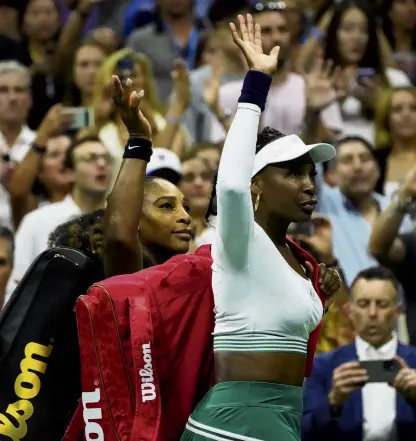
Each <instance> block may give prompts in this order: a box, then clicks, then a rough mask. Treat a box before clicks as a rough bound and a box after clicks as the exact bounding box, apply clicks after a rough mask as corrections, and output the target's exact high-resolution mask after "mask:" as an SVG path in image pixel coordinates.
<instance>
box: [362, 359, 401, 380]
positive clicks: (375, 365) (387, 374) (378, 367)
mask: <svg viewBox="0 0 416 441" xmlns="http://www.w3.org/2000/svg"><path fill="white" fill-rule="evenodd" d="M360 366H361V367H362V368H363V369H365V370H366V371H367V375H368V378H369V379H368V383H391V382H392V381H393V379H394V377H395V376H396V375H397V374H398V373H399V371H400V365H399V364H398V363H397V361H396V360H371V361H360Z"/></svg>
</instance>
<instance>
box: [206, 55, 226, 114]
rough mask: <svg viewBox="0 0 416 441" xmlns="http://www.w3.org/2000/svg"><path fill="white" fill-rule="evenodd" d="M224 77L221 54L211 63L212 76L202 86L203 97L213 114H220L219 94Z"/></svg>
mask: <svg viewBox="0 0 416 441" xmlns="http://www.w3.org/2000/svg"><path fill="white" fill-rule="evenodd" d="M223 75H224V56H223V55H222V54H221V55H219V56H217V57H215V59H214V60H213V62H212V76H211V78H209V79H207V80H206V81H205V84H204V90H203V97H204V101H205V103H206V104H207V106H208V107H209V108H210V109H211V111H212V112H213V113H215V114H218V113H219V112H220V105H219V92H220V87H221V80H222V76H223Z"/></svg>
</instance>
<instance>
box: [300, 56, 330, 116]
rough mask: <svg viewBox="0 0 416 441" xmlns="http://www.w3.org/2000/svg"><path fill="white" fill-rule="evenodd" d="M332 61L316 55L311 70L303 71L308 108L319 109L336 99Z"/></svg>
mask: <svg viewBox="0 0 416 441" xmlns="http://www.w3.org/2000/svg"><path fill="white" fill-rule="evenodd" d="M331 74H332V62H331V61H324V59H323V58H322V56H318V59H317V60H316V62H315V65H314V67H313V69H312V70H311V72H309V73H303V77H304V79H305V83H306V101H307V105H308V108H309V109H313V110H321V109H324V108H325V107H327V106H329V105H330V104H331V103H332V102H334V101H335V100H336V99H337V94H336V92H335V89H334V87H333V82H332V75H331Z"/></svg>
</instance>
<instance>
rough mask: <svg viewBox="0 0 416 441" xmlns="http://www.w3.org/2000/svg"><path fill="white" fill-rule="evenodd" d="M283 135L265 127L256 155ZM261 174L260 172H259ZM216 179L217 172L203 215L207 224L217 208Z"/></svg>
mask: <svg viewBox="0 0 416 441" xmlns="http://www.w3.org/2000/svg"><path fill="white" fill-rule="evenodd" d="M284 136H286V135H284V134H283V133H282V132H279V130H276V129H273V128H272V127H265V128H264V129H263V130H262V131H261V132H260V133H259V134H258V135H257V142H256V154H257V153H258V152H259V151H260V150H261V149H262V148H263V147H265V146H266V145H267V144H270V143H271V142H273V141H275V140H276V139H280V138H283V137H284ZM259 173H261V171H260V172H259ZM217 178H218V170H217V171H216V172H215V175H214V179H213V181H212V191H211V197H210V199H209V204H208V209H207V212H206V213H205V221H206V222H208V221H209V218H210V217H211V216H216V215H217V207H216V199H217V190H216V186H217Z"/></svg>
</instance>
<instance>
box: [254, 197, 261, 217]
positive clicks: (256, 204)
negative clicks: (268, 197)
mask: <svg viewBox="0 0 416 441" xmlns="http://www.w3.org/2000/svg"><path fill="white" fill-rule="evenodd" d="M259 204H260V193H257V198H256V202H255V203H254V212H256V211H257V209H258V208H259Z"/></svg>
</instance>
